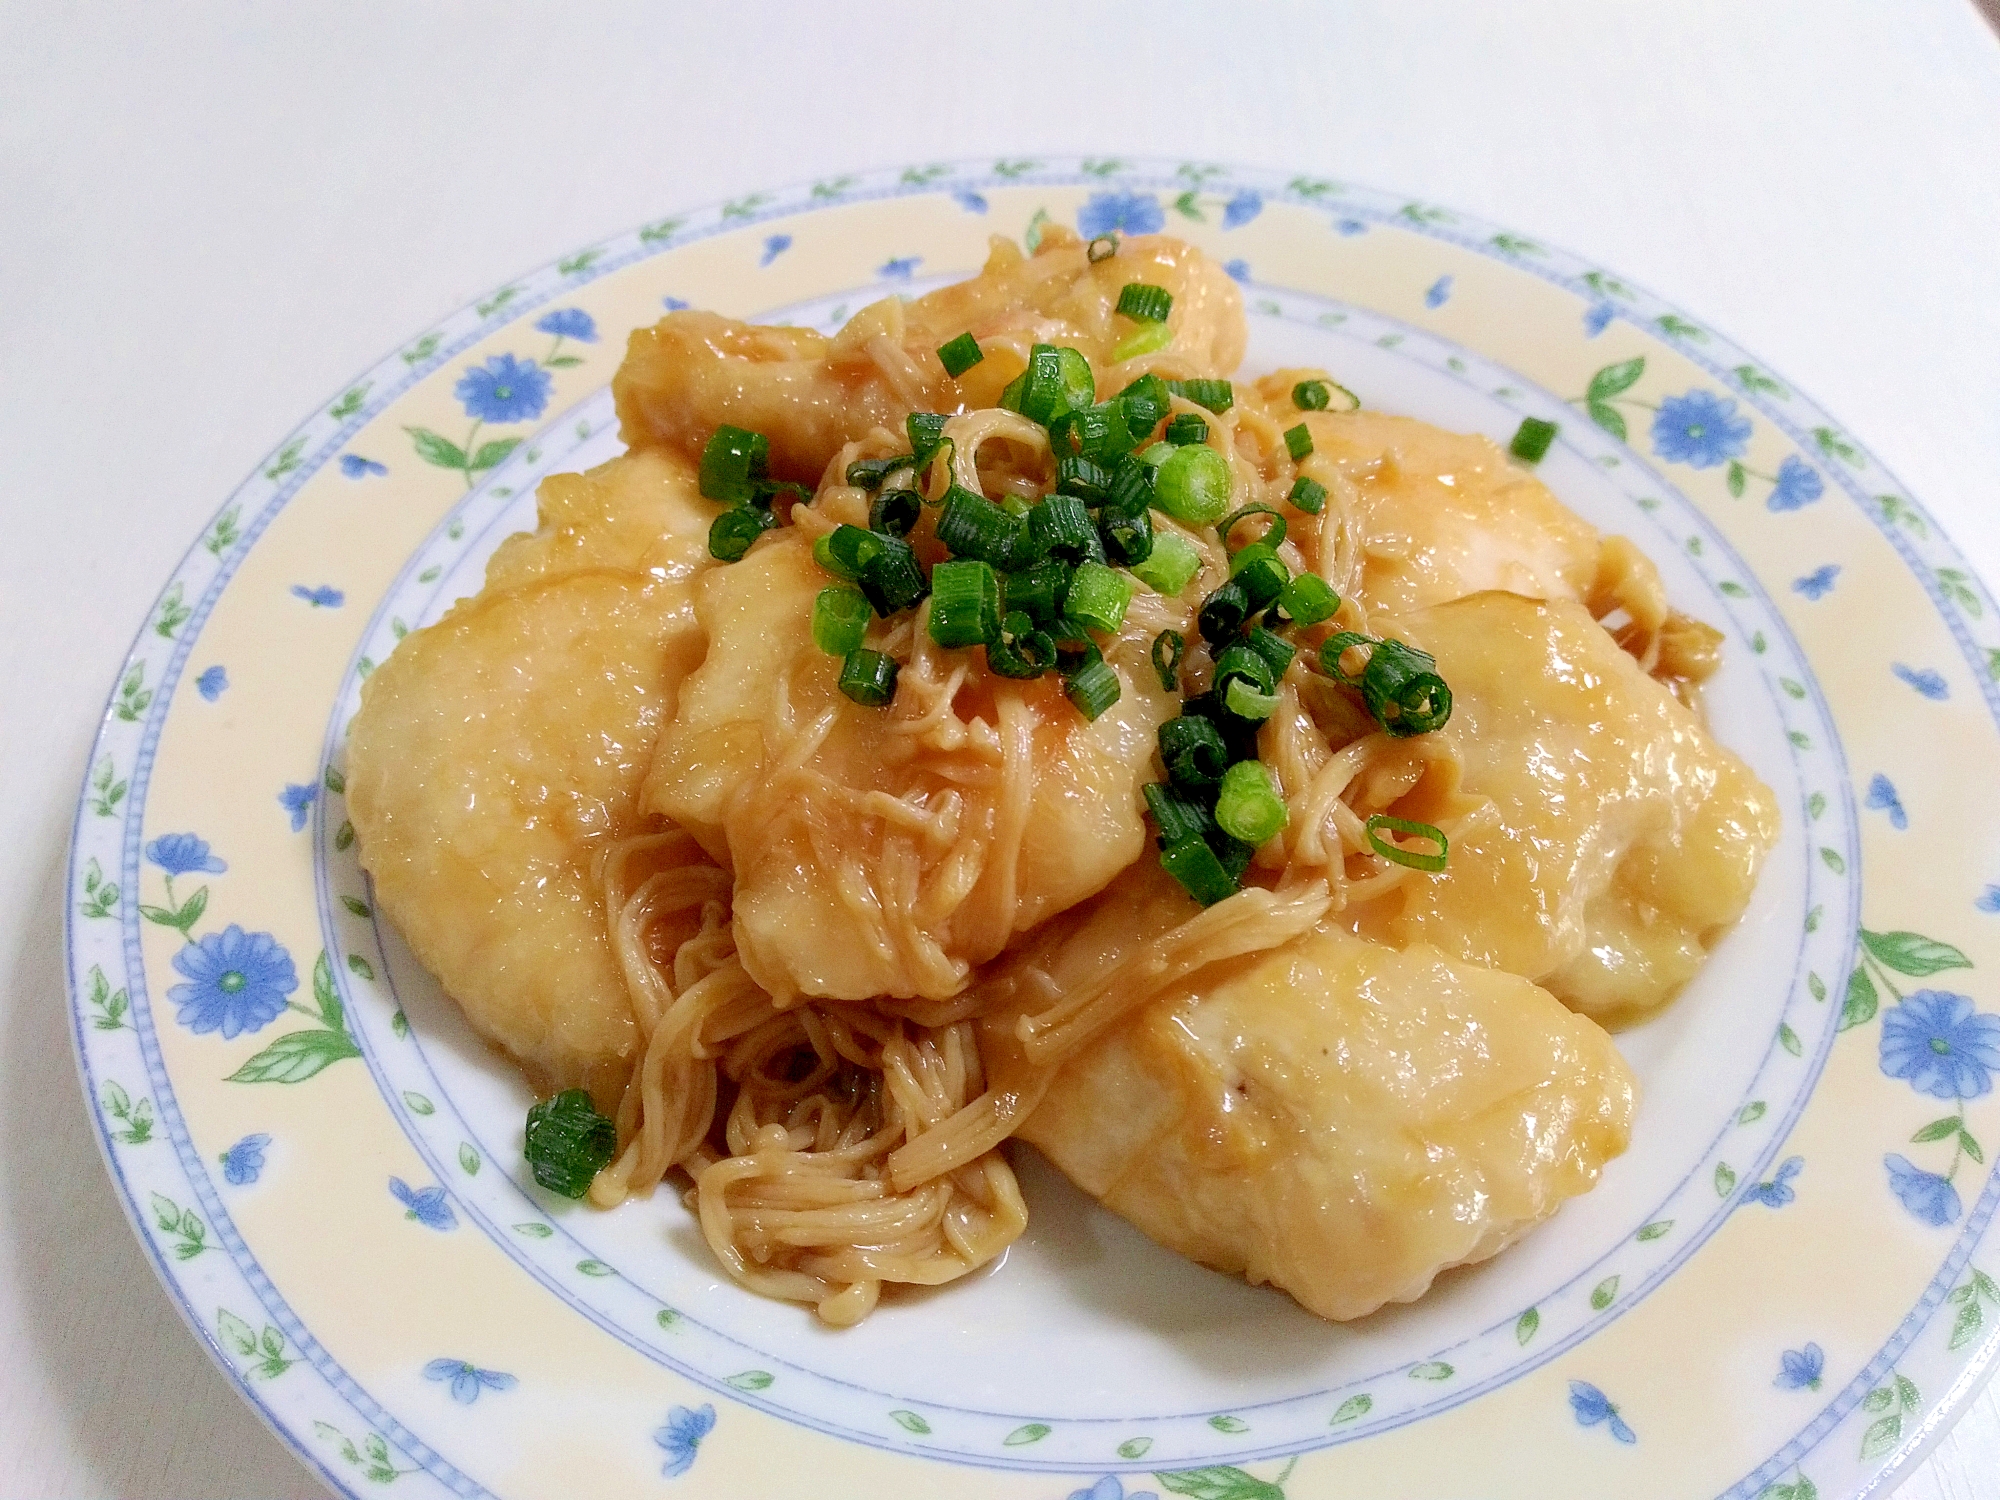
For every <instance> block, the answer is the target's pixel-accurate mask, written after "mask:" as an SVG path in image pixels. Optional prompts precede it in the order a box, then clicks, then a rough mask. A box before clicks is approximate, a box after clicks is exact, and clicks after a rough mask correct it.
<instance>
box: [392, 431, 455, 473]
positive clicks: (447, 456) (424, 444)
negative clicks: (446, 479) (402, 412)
mask: <svg viewBox="0 0 2000 1500" xmlns="http://www.w3.org/2000/svg"><path fill="white" fill-rule="evenodd" d="M403 431H405V432H407V433H408V434H409V435H410V441H411V442H412V443H414V444H415V445H416V449H417V457H418V458H421V459H422V460H423V461H424V462H425V463H427V464H434V465H436V466H437V467H438V468H440V469H457V470H459V471H460V472H461V473H463V472H464V471H465V468H466V461H465V450H464V449H463V448H461V447H459V446H458V444H456V443H454V442H453V441H452V440H451V439H450V438H447V437H443V436H441V435H440V434H438V433H435V432H432V431H431V430H430V428H428V427H405V428H404V429H403Z"/></svg>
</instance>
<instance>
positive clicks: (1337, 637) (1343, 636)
mask: <svg viewBox="0 0 2000 1500" xmlns="http://www.w3.org/2000/svg"><path fill="white" fill-rule="evenodd" d="M1376 644H1377V642H1376V640H1375V637H1373V636H1372V635H1363V634H1362V633H1361V632H1360V631H1358V630H1340V631H1336V632H1335V633H1334V634H1332V635H1330V636H1328V637H1327V638H1326V639H1325V640H1323V641H1321V642H1320V643H1319V664H1320V666H1322V667H1324V668H1325V669H1326V671H1327V672H1328V673H1329V674H1330V675H1331V676H1334V677H1337V678H1339V679H1340V680H1341V681H1342V682H1344V683H1346V684H1347V685H1348V686H1349V687H1359V686H1360V685H1361V674H1362V673H1365V672H1366V671H1367V670H1368V664H1367V662H1365V661H1364V662H1363V663H1362V664H1361V672H1357V673H1355V674H1354V675H1353V676H1351V677H1350V676H1349V675H1348V672H1347V668H1345V667H1343V666H1342V665H1341V664H1340V660H1341V658H1342V657H1344V656H1346V655H1347V653H1348V652H1349V651H1351V650H1353V649H1354V648H1355V647H1356V646H1374V645H1376Z"/></svg>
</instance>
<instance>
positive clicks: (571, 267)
mask: <svg viewBox="0 0 2000 1500" xmlns="http://www.w3.org/2000/svg"><path fill="white" fill-rule="evenodd" d="M602 259H604V252H603V251H602V250H579V251H578V252H577V253H576V254H574V255H571V256H568V257H566V258H565V259H563V260H559V261H557V262H556V270H557V272H558V273H559V274H561V275H564V276H578V275H581V274H582V273H583V272H585V271H588V270H589V269H590V268H591V267H592V266H594V265H596V264H597V263H598V262H599V261H600V260H602Z"/></svg>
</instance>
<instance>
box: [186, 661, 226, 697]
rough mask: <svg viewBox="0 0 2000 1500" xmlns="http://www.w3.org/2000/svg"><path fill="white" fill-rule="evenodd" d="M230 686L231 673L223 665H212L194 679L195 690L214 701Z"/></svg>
mask: <svg viewBox="0 0 2000 1500" xmlns="http://www.w3.org/2000/svg"><path fill="white" fill-rule="evenodd" d="M228 688H229V674H228V673H227V672H225V671H224V670H223V669H222V668H221V667H210V668H209V669H208V670H207V671H206V672H203V673H202V674H201V676H199V677H197V678H195V680H194V690H195V691H196V692H197V693H200V694H201V696H202V697H203V698H205V699H207V700H208V701H209V702H210V703H213V702H214V701H215V700H216V699H217V698H220V697H221V696H222V695H223V693H224V692H226V691H227V690H228Z"/></svg>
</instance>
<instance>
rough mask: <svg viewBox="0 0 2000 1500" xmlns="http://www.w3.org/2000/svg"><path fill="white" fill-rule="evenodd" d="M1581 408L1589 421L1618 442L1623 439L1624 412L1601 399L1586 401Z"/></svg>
mask: <svg viewBox="0 0 2000 1500" xmlns="http://www.w3.org/2000/svg"><path fill="white" fill-rule="evenodd" d="M1583 409H1584V411H1585V412H1586V413H1587V414H1588V415H1589V417H1590V420H1591V421H1593V422H1595V423H1596V424H1597V425H1598V426H1599V427H1602V428H1603V429H1604V430H1605V431H1606V432H1608V433H1610V434H1611V435H1612V436H1613V437H1615V438H1617V439H1618V441H1619V442H1621V443H1622V442H1624V441H1625V413H1623V412H1622V411H1620V410H1619V409H1618V408H1617V407H1615V406H1612V405H1610V404H1609V403H1607V402H1603V401H1590V402H1586V403H1585V404H1584V408H1583Z"/></svg>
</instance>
